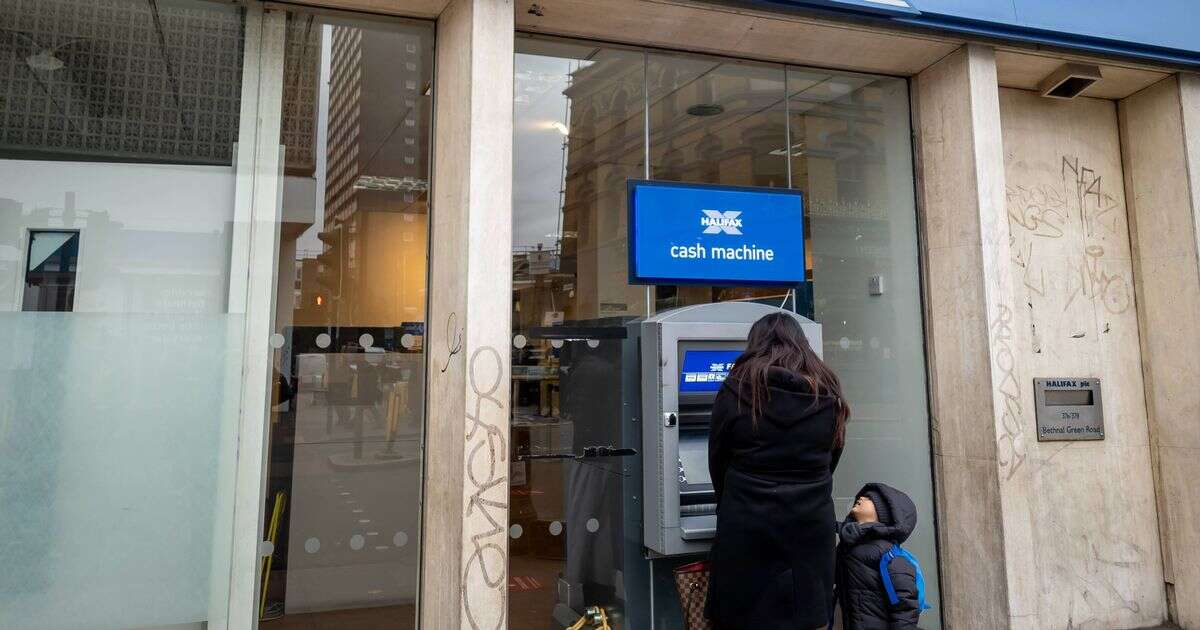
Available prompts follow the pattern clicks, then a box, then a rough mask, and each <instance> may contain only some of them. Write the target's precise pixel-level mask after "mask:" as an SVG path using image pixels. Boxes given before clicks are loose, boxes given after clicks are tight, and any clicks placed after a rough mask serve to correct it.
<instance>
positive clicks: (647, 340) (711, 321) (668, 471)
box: [637, 302, 821, 557]
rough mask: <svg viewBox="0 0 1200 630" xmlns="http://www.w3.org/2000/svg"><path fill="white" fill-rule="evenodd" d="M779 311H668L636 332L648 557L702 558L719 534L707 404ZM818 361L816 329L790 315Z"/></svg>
mask: <svg viewBox="0 0 1200 630" xmlns="http://www.w3.org/2000/svg"><path fill="white" fill-rule="evenodd" d="M772 312H780V309H778V308H775V307H771V306H766V305H763V304H755V303H752V302H718V303H716V304H701V305H697V306H687V307H683V308H679V309H675V310H671V311H666V312H664V313H660V314H657V315H654V316H652V317H648V318H646V319H645V320H642V321H641V322H640V323H638V324H637V326H638V328H639V329H640V330H639V337H640V339H641V344H640V345H641V384H642V387H641V413H642V416H641V417H642V419H643V422H642V449H641V452H642V474H643V477H642V484H643V491H642V492H643V494H644V496H645V505H644V509H643V522H642V526H643V531H644V536H645V538H644V542H645V546H646V549H647V550H648V551H649V553H650V554H651V556H652V557H653V556H662V557H671V556H681V555H688V554H697V553H703V552H705V551H707V550H708V547H709V544H710V543H711V541H712V538H713V537H714V536H715V535H716V531H717V514H716V508H717V505H716V499H715V497H714V495H713V485H712V479H710V478H709V475H708V426H709V416H710V414H711V413H712V405H713V401H714V400H715V399H716V396H717V392H718V391H719V390H720V388H721V383H722V382H723V381H724V380H725V377H726V376H727V375H728V374H729V370H730V368H732V367H733V363H734V361H736V360H737V358H738V356H739V355H741V353H742V351H743V350H745V348H746V337H747V336H748V335H749V333H750V326H752V325H753V324H754V322H755V321H757V320H758V319H759V318H761V317H762V316H764V315H767V314H768V313H772ZM782 312H785V313H788V314H789V315H791V316H793V317H795V318H796V319H797V320H799V322H800V326H801V329H803V331H804V335H805V336H806V337H807V338H808V342H809V344H810V345H811V346H812V347H813V349H814V350H815V351H816V352H817V353H818V355H819V354H820V353H821V327H820V325H819V324H817V323H816V322H813V321H812V320H810V319H808V318H806V317H803V316H801V315H799V314H796V313H793V312H791V311H782Z"/></svg>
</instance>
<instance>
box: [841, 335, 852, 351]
mask: <svg viewBox="0 0 1200 630" xmlns="http://www.w3.org/2000/svg"><path fill="white" fill-rule="evenodd" d="M838 345H839V346H841V347H842V350H849V349H850V338H849V337H842V338H841V339H838Z"/></svg>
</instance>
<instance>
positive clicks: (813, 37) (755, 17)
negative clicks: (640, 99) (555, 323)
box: [292, 0, 1169, 99]
mask: <svg viewBox="0 0 1200 630" xmlns="http://www.w3.org/2000/svg"><path fill="white" fill-rule="evenodd" d="M292 1H293V2H296V3H303V4H311V5H319V6H327V7H336V8H342V9H351V10H359V11H372V12H376V13H391V14H401V15H409V16H413V17H435V16H436V15H437V14H438V13H440V12H441V10H442V9H443V8H445V6H446V4H447V3H448V0H292ZM514 9H515V13H516V27H517V29H518V30H522V31H528V32H535V33H546V34H553V35H562V36H568V37H579V38H586V39H596V40H601V41H607V42H620V43H627V44H634V45H642V46H652V47H656V48H667V49H679V50H687V51H693V52H704V53H710V54H714V55H728V56H735V57H742V58H747V59H760V60H763V61H779V62H786V63H792V64H797V65H805V66H818V67H827V68H834V69H841V70H858V71H860V72H875V73H880V74H890V75H896V76H912V75H915V74H917V73H918V72H920V71H921V70H924V69H925V68H927V67H929V66H930V65H931V64H933V63H935V62H937V61H938V60H939V59H941V58H942V57H944V56H946V55H948V54H950V53H951V52H953V51H954V50H955V49H956V48H957V47H958V46H960V45H962V44H963V43H964V42H965V40H964V39H962V38H959V37H952V36H940V35H929V34H924V33H898V32H895V31H884V30H880V29H875V28H871V27H868V26H863V25H858V24H843V23H834V22H829V21H822V20H817V19H814V18H808V17H804V16H799V15H794V14H786V13H769V12H764V11H761V10H755V9H747V8H743V7H735V6H725V5H720V4H712V3H702V2H699V1H696V0H514ZM1067 61H1077V62H1084V63H1096V64H1097V65H1099V66H1100V71H1101V74H1102V76H1103V77H1104V78H1103V79H1102V80H1100V81H1099V82H1097V83H1096V84H1095V85H1093V86H1091V87H1089V88H1088V89H1087V90H1085V91H1084V92H1083V95H1084V96H1092V97H1097V98H1110V99H1112V98H1124V97H1126V96H1129V95H1130V94H1133V93H1134V92H1137V91H1138V90H1141V89H1143V88H1145V87H1147V86H1149V85H1151V84H1153V83H1155V82H1157V81H1159V80H1160V79H1162V78H1165V77H1166V76H1168V74H1169V71H1165V70H1159V69H1154V68H1152V67H1149V66H1144V65H1138V64H1136V63H1123V62H1113V61H1111V60H1101V61H1099V62H1098V61H1096V60H1094V59H1089V58H1088V57H1086V56H1079V55H1071V54H1069V53H1061V54H1060V53H1058V52H1053V51H1045V50H1029V49H1024V48H1021V47H1018V46H1003V45H1002V46H1000V47H999V48H998V50H997V52H996V71H997V74H998V80H999V83H1000V85H1002V86H1004V87H1012V88H1020V89H1025V90H1033V89H1036V88H1037V85H1038V83H1039V82H1040V81H1041V80H1042V78H1043V77H1045V76H1046V75H1048V74H1050V73H1051V72H1053V71H1054V70H1055V69H1056V68H1057V67H1058V66H1059V65H1061V64H1063V63H1065V62H1067Z"/></svg>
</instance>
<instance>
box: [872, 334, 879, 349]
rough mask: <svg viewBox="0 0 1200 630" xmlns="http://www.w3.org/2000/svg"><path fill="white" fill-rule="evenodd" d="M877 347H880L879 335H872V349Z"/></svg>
mask: <svg viewBox="0 0 1200 630" xmlns="http://www.w3.org/2000/svg"><path fill="white" fill-rule="evenodd" d="M877 348H879V337H871V349H872V350H875V349H877Z"/></svg>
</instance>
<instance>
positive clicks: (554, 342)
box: [550, 339, 563, 348]
mask: <svg viewBox="0 0 1200 630" xmlns="http://www.w3.org/2000/svg"><path fill="white" fill-rule="evenodd" d="M550 345H552V346H554V347H555V348H561V347H562V346H563V340H562V339H551V340H550Z"/></svg>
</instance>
